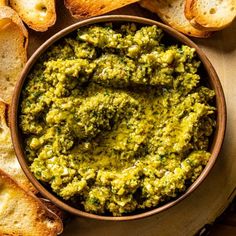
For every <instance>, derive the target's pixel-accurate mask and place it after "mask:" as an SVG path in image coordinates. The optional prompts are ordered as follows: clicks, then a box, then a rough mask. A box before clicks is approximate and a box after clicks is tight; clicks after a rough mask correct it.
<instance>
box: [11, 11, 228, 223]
mask: <svg viewBox="0 0 236 236" xmlns="http://www.w3.org/2000/svg"><path fill="white" fill-rule="evenodd" d="M99 22H136V23H141V24H145V25H158V26H159V27H160V28H162V29H163V30H164V31H165V32H166V33H167V34H168V35H170V36H171V37H173V38H175V39H176V40H178V41H180V42H181V43H184V44H187V45H189V46H191V47H194V48H195V49H196V51H197V53H198V55H199V57H200V59H201V61H202V64H203V66H204V67H205V69H206V77H208V78H209V79H208V82H209V84H210V86H211V87H212V88H213V89H214V90H215V92H216V106H217V124H216V130H215V133H214V138H213V141H212V144H211V153H212V155H211V158H210V160H209V162H208V164H207V166H206V167H205V169H204V170H203V172H202V174H201V175H200V176H199V178H198V179H197V180H196V181H195V182H194V183H193V184H192V185H191V187H190V188H189V189H188V190H187V191H186V193H184V194H183V195H182V196H181V197H179V198H178V199H177V200H174V201H172V202H170V203H168V204H165V205H163V206H161V207H158V208H155V209H154V210H150V211H147V212H144V213H141V214H135V215H131V216H123V217H111V216H98V215H95V214H90V213H86V212H83V211H80V210H78V209H76V208H73V207H71V206H69V205H67V204H65V203H64V202H62V201H61V200H59V199H58V198H56V197H55V196H54V195H53V194H51V193H50V192H49V191H47V190H46V189H45V188H44V187H43V186H42V185H41V184H40V183H39V182H38V181H37V180H36V179H35V177H34V176H33V174H32V173H31V172H30V171H29V169H28V165H27V163H26V161H25V158H24V154H23V147H22V142H21V136H20V133H19V132H18V120H17V118H18V117H17V112H18V104H19V98H20V93H21V89H22V86H23V84H24V81H25V78H26V77H27V74H28V72H29V71H30V69H31V68H32V66H33V65H34V63H35V62H36V61H37V59H38V58H39V56H40V55H41V54H42V53H43V52H45V51H46V50H47V49H48V47H49V46H50V45H52V44H53V43H54V42H56V41H57V40H58V39H60V38H62V37H63V36H65V35H67V34H68V33H70V32H72V31H74V30H76V29H78V28H80V27H82V26H88V25H90V24H94V23H99ZM11 111H12V112H11V114H13V115H12V116H11V131H12V139H13V144H14V148H15V151H16V155H17V157H18V160H19V162H20V164H21V166H22V168H23V170H24V172H25V174H26V175H27V176H28V178H29V179H30V180H31V182H32V183H33V184H34V185H35V187H36V188H37V189H38V190H39V191H40V192H41V194H42V195H43V196H44V197H46V198H48V199H50V200H51V201H52V202H54V203H55V204H56V205H58V206H59V207H61V208H62V209H64V210H66V211H69V212H71V213H73V214H76V215H78V216H84V217H88V218H93V219H99V220H113V221H124V220H134V219H140V218H144V217H147V216H151V215H154V214H156V213H159V212H162V211H164V210H166V209H168V208H170V207H172V206H174V205H176V204H177V203H179V202H180V201H181V200H183V199H184V198H185V197H186V196H188V195H189V194H190V193H191V192H193V190H195V189H196V188H197V187H198V186H199V184H200V183H201V182H202V181H203V180H204V178H205V177H206V176H207V174H208V173H209V171H210V169H211V168H212V166H213V165H214V163H215V160H216V158H217V156H218V154H219V151H220V148H221V145H222V142H223V138H224V133H225V125H226V107H225V100H224V94H223V91H222V88H221V85H220V82H219V79H218V76H217V74H216V72H215V70H214V68H213V67H212V65H211V63H210V62H209V60H208V59H207V57H206V56H205V54H204V53H203V52H202V50H201V49H200V48H198V46H197V45H195V44H194V43H193V42H192V41H190V40H189V39H188V38H187V37H185V36H183V35H182V34H180V33H178V32H176V31H174V30H173V29H171V28H170V27H167V26H165V25H163V24H160V23H158V22H155V21H152V20H148V19H145V18H139V17H134V16H122V15H117V16H103V17H97V18H93V19H89V20H85V21H82V22H79V23H76V24H74V25H72V26H70V27H68V28H65V29H64V30H62V31H60V32H59V33H57V34H55V35H54V36H53V37H52V38H50V39H49V40H48V41H46V42H45V43H44V44H43V45H42V46H41V47H40V48H39V49H38V50H37V51H36V52H35V53H34V55H33V56H32V57H31V58H30V60H29V61H28V63H27V65H26V67H25V68H24V70H23V73H22V75H21V78H20V80H19V82H18V83H17V85H16V89H15V92H14V96H13V100H12V110H11Z"/></svg>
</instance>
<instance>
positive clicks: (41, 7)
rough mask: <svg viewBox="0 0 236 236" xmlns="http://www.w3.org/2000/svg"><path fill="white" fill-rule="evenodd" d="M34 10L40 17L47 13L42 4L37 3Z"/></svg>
mask: <svg viewBox="0 0 236 236" xmlns="http://www.w3.org/2000/svg"><path fill="white" fill-rule="evenodd" d="M35 9H36V10H38V11H40V13H41V14H42V15H45V14H46V13H47V7H46V6H45V5H44V4H43V3H37V4H36V5H35Z"/></svg>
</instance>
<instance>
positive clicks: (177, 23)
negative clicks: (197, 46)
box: [140, 0, 211, 38]
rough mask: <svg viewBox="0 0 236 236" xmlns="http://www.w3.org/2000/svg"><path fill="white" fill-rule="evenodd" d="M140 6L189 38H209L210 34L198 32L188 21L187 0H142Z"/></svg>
mask: <svg viewBox="0 0 236 236" xmlns="http://www.w3.org/2000/svg"><path fill="white" fill-rule="evenodd" d="M140 5H141V6H142V7H144V8H146V9H148V10H150V11H152V12H154V13H156V14H157V15H158V16H159V17H160V18H161V19H162V20H163V21H164V22H165V23H166V24H168V25H170V26H171V27H173V28H175V29H176V30H178V31H180V32H182V33H184V34H187V35H189V36H193V37H198V38H207V37H209V36H210V35H211V33H210V32H206V31H202V30H198V29H196V28H195V27H193V26H192V25H191V24H190V22H189V21H188V20H187V19H186V17H185V14H184V8H185V0H175V1H173V0H152V1H150V0H141V1H140Z"/></svg>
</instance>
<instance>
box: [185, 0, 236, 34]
mask: <svg viewBox="0 0 236 236" xmlns="http://www.w3.org/2000/svg"><path fill="white" fill-rule="evenodd" d="M185 15H186V17H187V18H188V19H189V20H190V22H191V24H192V25H194V26H195V27H197V28H199V29H202V30H209V31H217V30H221V29H223V28H225V27H227V26H228V25H229V24H230V23H232V21H233V20H234V19H235V17H236V1H235V0H224V1H218V0H213V1H205V0H186V5H185Z"/></svg>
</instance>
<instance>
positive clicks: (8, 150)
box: [0, 101, 37, 193]
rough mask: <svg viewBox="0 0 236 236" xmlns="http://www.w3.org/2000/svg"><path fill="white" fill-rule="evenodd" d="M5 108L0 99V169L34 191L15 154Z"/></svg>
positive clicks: (27, 189) (28, 189)
mask: <svg viewBox="0 0 236 236" xmlns="http://www.w3.org/2000/svg"><path fill="white" fill-rule="evenodd" d="M6 110H7V105H6V104H5V103H3V102H1V101H0V169H2V170H4V171H5V172H7V173H8V174H9V175H10V176H11V177H12V178H13V179H14V180H15V181H16V182H17V183H18V184H19V185H20V186H21V187H22V188H24V189H25V190H26V191H32V192H34V193H36V192H37V190H36V189H35V188H34V187H33V186H32V184H31V183H30V182H29V180H28V179H27V177H26V176H25V174H24V172H23V171H22V169H21V167H20V164H19V163H18V160H17V158H16V156H15V153H14V149H13V146H12V142H11V136H10V129H9V127H8V126H7V122H6V116H7V111H6Z"/></svg>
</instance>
